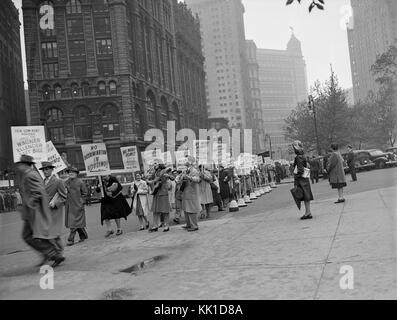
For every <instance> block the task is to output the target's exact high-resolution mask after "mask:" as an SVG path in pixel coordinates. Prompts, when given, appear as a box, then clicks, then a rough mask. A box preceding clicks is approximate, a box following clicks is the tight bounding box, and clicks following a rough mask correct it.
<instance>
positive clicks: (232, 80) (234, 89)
mask: <svg viewBox="0 0 397 320" xmlns="http://www.w3.org/2000/svg"><path fill="white" fill-rule="evenodd" d="M186 3H187V4H188V6H189V7H190V8H191V9H192V11H193V12H194V13H197V14H198V15H199V18H200V26H201V35H202V40H203V53H204V57H205V72H206V96H207V105H208V107H209V109H208V115H209V118H220V117H222V118H226V119H228V120H229V125H230V126H231V127H240V128H252V125H251V124H250V123H247V115H246V112H247V111H249V107H248V106H249V103H250V98H249V87H248V86H247V81H248V74H247V59H246V46H245V31H244V17H243V15H244V6H243V4H242V2H241V0H187V1H186ZM244 80H245V81H244Z"/></svg>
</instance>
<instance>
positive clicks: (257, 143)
mask: <svg viewBox="0 0 397 320" xmlns="http://www.w3.org/2000/svg"><path fill="white" fill-rule="evenodd" d="M246 44H247V60H248V78H249V79H248V84H249V89H250V96H251V104H250V106H251V110H250V112H247V115H248V117H250V119H249V121H250V123H252V137H253V139H252V144H253V145H252V149H253V153H256V154H258V153H260V152H263V151H265V144H264V142H265V140H264V138H265V136H264V135H265V130H264V129H265V128H264V122H263V108H262V100H261V89H260V83H259V64H258V60H257V57H256V53H257V47H256V44H255V42H254V41H253V40H247V41H246Z"/></svg>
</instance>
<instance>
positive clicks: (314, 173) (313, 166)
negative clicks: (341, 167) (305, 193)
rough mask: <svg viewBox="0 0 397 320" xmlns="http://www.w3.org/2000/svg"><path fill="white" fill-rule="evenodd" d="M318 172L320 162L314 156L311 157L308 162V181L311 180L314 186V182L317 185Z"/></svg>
mask: <svg viewBox="0 0 397 320" xmlns="http://www.w3.org/2000/svg"><path fill="white" fill-rule="evenodd" d="M319 170H320V161H318V159H316V156H313V157H312V160H311V161H310V179H311V180H312V184H314V180H316V183H318V172H319Z"/></svg>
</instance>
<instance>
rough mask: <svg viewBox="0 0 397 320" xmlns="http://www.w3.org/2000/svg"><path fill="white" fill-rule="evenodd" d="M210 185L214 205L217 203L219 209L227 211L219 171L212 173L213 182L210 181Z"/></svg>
mask: <svg viewBox="0 0 397 320" xmlns="http://www.w3.org/2000/svg"><path fill="white" fill-rule="evenodd" d="M210 185H211V191H212V198H213V205H216V206H217V207H218V211H225V210H224V209H223V208H222V198H221V189H220V187H219V180H218V177H217V171H214V172H213V173H212V183H210Z"/></svg>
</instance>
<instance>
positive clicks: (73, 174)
mask: <svg viewBox="0 0 397 320" xmlns="http://www.w3.org/2000/svg"><path fill="white" fill-rule="evenodd" d="M68 172H69V179H68V180H67V181H66V183H65V185H66V190H67V198H66V205H65V226H66V228H69V229H70V235H69V237H68V242H67V245H68V246H71V245H73V244H74V237H75V235H76V232H78V234H79V237H80V242H82V241H84V240H86V239H88V235H87V231H86V230H85V227H86V221H85V209H84V203H85V201H84V197H85V196H86V195H87V187H86V185H85V184H84V182H83V181H82V180H80V179H79V178H77V175H78V174H79V171H78V170H77V169H76V168H74V167H72V168H69V169H68Z"/></svg>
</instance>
